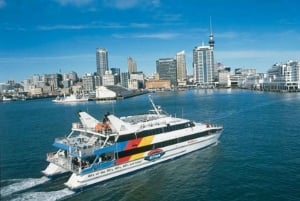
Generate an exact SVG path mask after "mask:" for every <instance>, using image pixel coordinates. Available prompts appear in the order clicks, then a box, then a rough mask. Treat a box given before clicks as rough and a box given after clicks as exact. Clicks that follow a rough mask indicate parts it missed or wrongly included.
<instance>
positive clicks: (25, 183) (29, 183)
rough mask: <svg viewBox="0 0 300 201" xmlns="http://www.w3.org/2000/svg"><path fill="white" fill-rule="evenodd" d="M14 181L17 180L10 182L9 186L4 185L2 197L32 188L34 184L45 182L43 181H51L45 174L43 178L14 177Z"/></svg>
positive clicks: (1, 191)
mask: <svg viewBox="0 0 300 201" xmlns="http://www.w3.org/2000/svg"><path fill="white" fill-rule="evenodd" d="M12 181H17V182H16V183H13V184H10V185H8V186H4V187H2V188H1V190H0V193H1V197H6V196H8V195H11V194H13V193H15V192H18V191H22V190H26V189H29V188H32V187H34V186H37V185H40V184H43V183H45V182H47V181H49V178H47V177H45V176H44V177H41V178H26V179H14V180H12Z"/></svg>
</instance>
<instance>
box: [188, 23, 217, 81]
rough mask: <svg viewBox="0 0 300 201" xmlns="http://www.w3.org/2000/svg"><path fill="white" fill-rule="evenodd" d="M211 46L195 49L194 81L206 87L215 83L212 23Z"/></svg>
mask: <svg viewBox="0 0 300 201" xmlns="http://www.w3.org/2000/svg"><path fill="white" fill-rule="evenodd" d="M210 30H211V31H210V35H209V41H208V43H209V46H206V45H204V44H202V45H200V46H197V47H195V48H194V49H193V74H194V81H195V82H196V83H197V84H199V85H202V86H204V87H211V86H213V81H214V79H213V78H214V46H215V41H214V36H213V33H212V26H211V21H210Z"/></svg>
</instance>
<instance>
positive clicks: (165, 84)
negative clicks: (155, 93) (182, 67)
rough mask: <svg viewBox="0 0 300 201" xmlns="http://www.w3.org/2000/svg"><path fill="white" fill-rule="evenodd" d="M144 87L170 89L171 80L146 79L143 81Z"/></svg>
mask: <svg viewBox="0 0 300 201" xmlns="http://www.w3.org/2000/svg"><path fill="white" fill-rule="evenodd" d="M145 86H146V89H149V90H159V91H160V90H162V91H163V90H170V89H171V81H170V80H147V81H146V83H145Z"/></svg>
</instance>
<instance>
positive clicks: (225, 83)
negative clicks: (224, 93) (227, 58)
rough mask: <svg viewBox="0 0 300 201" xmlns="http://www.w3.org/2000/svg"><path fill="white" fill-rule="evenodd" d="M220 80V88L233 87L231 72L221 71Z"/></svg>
mask: <svg viewBox="0 0 300 201" xmlns="http://www.w3.org/2000/svg"><path fill="white" fill-rule="evenodd" d="M218 80H219V87H225V88H229V87H231V80H230V72H228V71H225V70H223V71H220V72H219V78H218Z"/></svg>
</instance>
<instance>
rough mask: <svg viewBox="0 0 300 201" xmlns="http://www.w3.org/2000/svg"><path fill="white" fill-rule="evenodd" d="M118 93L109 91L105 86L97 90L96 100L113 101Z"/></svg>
mask: <svg viewBox="0 0 300 201" xmlns="http://www.w3.org/2000/svg"><path fill="white" fill-rule="evenodd" d="M116 97H117V93H116V92H114V91H112V90H109V89H108V88H107V87H105V86H98V87H97V88H96V98H97V99H99V100H113V99H116Z"/></svg>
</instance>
